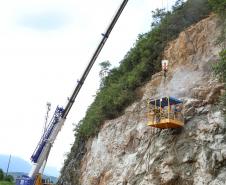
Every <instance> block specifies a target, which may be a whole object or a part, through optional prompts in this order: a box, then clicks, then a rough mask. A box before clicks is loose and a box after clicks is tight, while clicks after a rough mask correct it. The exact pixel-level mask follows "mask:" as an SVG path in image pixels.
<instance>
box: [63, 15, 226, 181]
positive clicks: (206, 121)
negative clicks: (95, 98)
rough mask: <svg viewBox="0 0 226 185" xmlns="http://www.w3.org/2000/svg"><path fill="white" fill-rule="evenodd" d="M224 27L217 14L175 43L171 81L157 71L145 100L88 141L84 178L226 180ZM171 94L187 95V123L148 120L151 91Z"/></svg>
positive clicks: (171, 52) (157, 94) (156, 94)
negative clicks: (215, 66) (160, 125)
mask: <svg viewBox="0 0 226 185" xmlns="http://www.w3.org/2000/svg"><path fill="white" fill-rule="evenodd" d="M219 33H220V27H219V25H218V24H217V18H216V16H214V15H211V16H210V17H209V18H207V19H205V20H202V21H201V22H199V23H197V24H196V25H193V26H191V27H190V28H188V29H187V30H185V31H184V32H182V33H181V34H180V35H179V37H178V38H177V39H176V40H174V41H172V42H171V43H170V44H169V46H168V47H167V50H166V51H165V54H164V55H165V58H167V59H168V60H169V61H170V66H169V72H168V74H167V79H166V82H165V81H164V79H163V77H162V73H158V74H156V75H153V76H152V80H151V81H150V82H148V83H147V84H146V85H145V86H144V87H143V88H142V92H143V97H142V99H141V101H139V102H135V103H134V104H133V105H131V106H130V107H128V108H127V109H126V110H125V114H124V115H122V116H121V117H118V118H117V119H114V120H109V121H106V122H105V123H104V125H103V127H102V129H101V130H100V132H99V134H98V136H97V137H96V138H93V139H90V141H89V144H86V150H87V152H86V154H85V156H84V157H83V160H82V163H81V176H80V182H81V184H82V185H192V184H195V185H207V184H209V185H221V184H222V185H223V184H225V182H226V168H225V165H226V136H225V132H226V129H225V127H226V125H225V122H224V119H223V114H222V110H221V109H220V107H219V106H218V103H217V101H218V98H219V96H220V94H221V93H222V91H224V85H223V84H221V83H219V82H218V81H217V80H216V79H215V78H214V76H213V75H212V72H211V67H210V66H211V64H212V63H213V62H215V61H216V60H217V59H218V58H217V56H218V52H219V51H220V48H219V47H218V46H217V45H216V44H215V40H216V38H217V37H218V35H219ZM168 95H170V96H175V97H178V98H181V99H183V100H184V103H185V104H184V109H185V117H186V124H185V126H184V128H182V129H174V130H171V129H165V130H160V129H156V128H152V127H148V126H147V125H146V123H147V116H146V113H147V109H146V100H147V98H150V97H152V98H157V97H162V96H168ZM71 168H73V167H71ZM64 184H73V181H72V182H71V183H64Z"/></svg>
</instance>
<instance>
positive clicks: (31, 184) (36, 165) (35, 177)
mask: <svg viewBox="0 0 226 185" xmlns="http://www.w3.org/2000/svg"><path fill="white" fill-rule="evenodd" d="M127 2H128V0H123V2H122V4H121V5H120V7H119V9H118V11H117V12H116V14H115V16H114V18H113V20H112V21H111V23H110V25H109V27H108V28H107V31H106V32H105V33H104V34H102V36H103V38H102V40H101V42H100V43H99V45H98V47H97V49H96V50H95V52H94V54H93V56H92V58H91V60H90V62H89V64H88V66H87V67H86V69H85V71H84V73H83V75H82V77H81V78H80V80H79V81H78V84H77V86H76V87H75V89H74V91H73V93H72V95H71V97H70V98H69V101H68V103H67V104H66V106H65V108H63V107H60V106H57V108H56V110H55V112H54V115H53V117H52V119H51V121H50V122H49V124H48V126H47V128H46V129H45V132H44V134H43V135H42V137H41V139H40V141H39V143H38V145H37V147H36V149H35V151H34V153H33V154H32V156H31V161H32V163H33V168H32V170H31V171H30V173H29V175H28V176H22V177H21V178H18V179H16V185H43V184H49V183H43V180H42V174H43V171H44V169H45V165H46V162H47V159H48V156H49V153H50V150H51V147H52V145H53V143H54V141H55V139H56V137H57V135H58V133H59V131H60V130H61V128H62V126H63V125H64V122H65V120H66V118H67V115H68V113H69V112H70V110H71V107H72V105H73V103H74V101H75V99H76V97H77V95H78V93H79V91H80V89H81V87H82V85H83V83H84V82H85V79H86V77H87V76H88V74H89V72H90V70H91V68H92V66H93V64H94V62H95V61H96V59H97V57H98V55H99V53H100V52H101V50H102V48H103V46H104V44H105V42H106V41H107V39H108V37H109V35H110V33H111V31H112V29H113V27H114V26H115V24H116V22H117V20H118V18H119V17H120V15H121V13H122V11H123V10H124V8H125V6H126V4H127Z"/></svg>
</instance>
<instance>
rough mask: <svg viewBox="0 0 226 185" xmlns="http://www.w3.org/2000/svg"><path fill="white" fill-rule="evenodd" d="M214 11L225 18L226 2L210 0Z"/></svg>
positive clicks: (224, 0)
mask: <svg viewBox="0 0 226 185" xmlns="http://www.w3.org/2000/svg"><path fill="white" fill-rule="evenodd" d="M209 4H210V5H211V7H212V9H213V11H215V12H216V13H218V14H219V15H220V16H223V17H224V16H225V11H226V0H209Z"/></svg>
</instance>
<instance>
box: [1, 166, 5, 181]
mask: <svg viewBox="0 0 226 185" xmlns="http://www.w3.org/2000/svg"><path fill="white" fill-rule="evenodd" d="M3 179H4V172H3V170H2V169H0V181H2V180H3Z"/></svg>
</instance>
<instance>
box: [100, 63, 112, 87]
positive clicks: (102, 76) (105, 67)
mask: <svg viewBox="0 0 226 185" xmlns="http://www.w3.org/2000/svg"><path fill="white" fill-rule="evenodd" d="M99 65H100V67H101V69H100V72H99V76H100V81H101V82H100V87H103V84H104V81H105V78H106V76H107V75H108V74H109V72H110V67H111V63H110V62H109V61H108V60H107V61H104V62H101V63H100V64H99Z"/></svg>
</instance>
